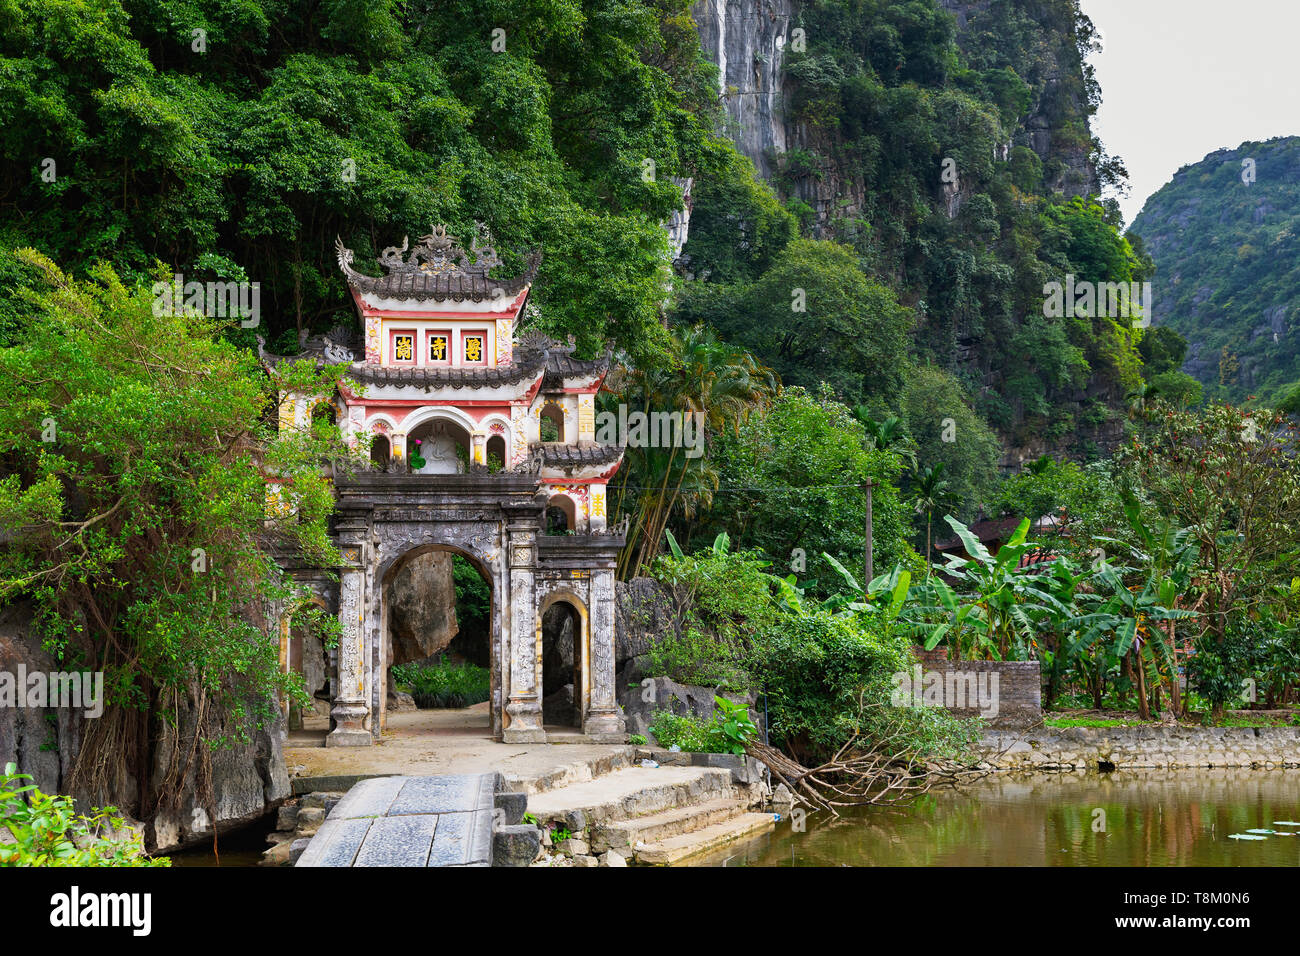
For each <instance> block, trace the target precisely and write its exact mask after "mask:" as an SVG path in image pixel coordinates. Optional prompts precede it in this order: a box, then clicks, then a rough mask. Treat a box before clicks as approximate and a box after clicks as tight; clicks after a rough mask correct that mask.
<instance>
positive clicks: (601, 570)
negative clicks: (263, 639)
mask: <svg viewBox="0 0 1300 956" xmlns="http://www.w3.org/2000/svg"><path fill="white" fill-rule="evenodd" d="M406 249H407V244H406V242H403V245H402V248H401V249H400V250H399V249H397V248H396V247H390V248H388V249H385V250H384V252H383V254H382V255H381V256H380V258H379V260H378V261H379V262H380V264H381V265H383V266H384V267H385V269H386V271H387V275H385V276H382V277H374V276H366V275H363V274H361V273H358V272H356V271H355V270H354V269H353V268H352V252H351V250H348V249H345V248H344V247H343V245H342V243H339V245H338V252H339V265H340V268H342V270H343V272H344V275H345V276H346V277H347V279H348V284H349V286H350V288H351V291H352V297H353V300H354V302H355V303H356V306H357V310H358V312H359V314H360V316H361V319H362V322H363V325H364V328H365V356H364V360H363V361H354V362H353V363H352V368H351V373H350V377H351V378H352V379H354V380H356V381H357V382H359V383H362V384H363V385H364V386H365V388H364V391H362V390H360V389H356V390H354V389H352V388H349V387H348V386H347V385H346V383H345V385H343V386H341V387H340V389H339V394H338V396H337V397H336V408H337V409H338V411H339V412H340V415H339V421H340V423H341V427H342V428H343V432H344V435H345V437H347V438H348V439H349V440H351V441H354V442H356V441H360V440H361V439H362V438H363V437H366V436H375V439H376V440H377V441H379V440H382V443H381V444H380V447H381V448H382V453H381V454H378V455H372V466H371V470H369V471H366V472H362V473H359V474H356V475H354V476H351V477H343V476H339V477H338V478H337V480H336V484H335V487H336V490H337V496H338V502H337V517H336V520H335V525H334V535H335V541H336V543H337V545H338V548H339V551H340V553H341V554H342V556H343V565H342V567H340V568H339V569H337V571H338V576H339V580H338V584H337V589H335V588H334V587H330V586H327V585H326V584H325V583H324V579H323V578H322V577H321V575H320V569H312V568H303V567H295V566H294V565H293V563H292V561H288V560H286V561H285V567H286V568H287V569H288V570H289V571H290V572H291V573H293V574H294V575H295V576H296V577H298V578H299V579H301V580H302V581H304V583H307V584H310V585H311V586H312V587H313V588H314V589H316V590H317V591H319V592H320V593H321V594H322V596H323V597H324V598H325V600H327V601H331V600H336V601H337V605H336V606H337V609H338V614H339V620H340V622H341V624H342V632H343V633H342V638H341V639H340V642H339V646H338V648H337V652H336V654H335V655H334V658H335V662H336V665H335V674H334V675H333V676H334V680H333V707H332V709H331V711H330V716H331V718H332V721H333V724H334V727H333V729H332V730H331V731H330V733H329V736H328V737H327V738H326V744H327V745H329V746H365V745H368V744H370V743H372V742H373V740H374V738H375V737H376V736H378V734H379V733H380V731H381V729H382V727H383V724H384V717H385V713H384V709H385V704H386V701H387V690H388V689H387V687H386V686H385V682H386V679H387V674H388V665H389V661H387V660H386V659H385V657H386V654H387V649H388V646H389V645H388V641H387V640H386V634H387V628H388V619H387V617H388V609H387V608H386V607H385V588H384V587H383V585H384V582H385V580H386V578H387V577H388V575H389V572H390V571H393V570H394V569H395V568H397V567H398V566H399V565H400V564H401V563H402V562H403V561H405V560H407V559H409V558H410V557H412V556H413V555H415V554H418V553H420V552H422V551H428V550H434V549H437V550H447V551H453V552H457V553H459V554H462V555H464V556H465V557H467V558H469V559H470V560H471V561H472V562H473V563H474V564H475V565H476V566H477V567H478V568H479V570H480V571H481V572H482V573H483V574H484V575H485V576H486V577H487V578H488V580H489V581H490V582H491V584H492V592H493V601H492V615H491V631H490V641H491V674H492V678H491V698H490V701H491V710H492V732H493V735H494V736H495V737H496V738H497V739H498V740H503V741H505V742H507V743H521V742H536V741H544V740H546V731H545V730H544V728H543V725H542V647H541V644H542V639H541V635H542V628H541V616H542V614H543V612H544V611H545V610H546V609H547V608H548V607H549V606H550V605H551V604H553V603H555V602H556V601H566V602H568V603H569V604H570V605H571V606H573V607H574V608H580V609H581V616H580V621H581V633H580V634H578V635H575V682H574V688H573V694H574V710H575V713H577V714H579V715H581V727H582V731H583V733H585V734H587V735H588V736H591V737H592V738H593V739H596V740H601V741H605V740H608V741H615V740H621V739H622V734H623V730H624V722H623V718H622V716H621V715H620V712H619V710H618V707H617V705H616V704H615V694H614V568H615V564H616V561H617V557H618V552H619V549H620V548H621V547H622V546H623V544H624V538H623V535H622V534H621V533H619V532H617V531H614V530H612V529H610V528H608V527H607V522H606V515H605V488H606V485H607V483H608V481H609V479H610V478H612V477H613V475H614V473H615V472H616V471H617V470H618V467H619V465H620V464H621V462H622V449H621V448H618V447H614V446H605V445H599V444H597V443H596V442H595V424H594V419H595V406H594V402H595V396H596V393H597V392H598V391H599V390H600V387H601V383H602V382H603V380H604V377H605V374H606V372H607V370H608V357H606V358H605V359H602V360H597V361H582V360H578V359H575V358H573V356H572V354H571V349H568V348H564V347H561V346H558V345H556V344H555V343H553V342H551V341H549V340H546V339H543V338H539V337H525V338H524V339H523V340H522V341H516V340H515V336H514V329H515V325H516V322H517V321H518V318H519V316H520V314H521V312H522V310H523V308H524V305H525V304H526V302H527V298H528V293H529V291H530V289H531V280H532V277H533V275H534V274H535V272H536V267H537V260H536V258H533V259H531V260H530V261H529V268H528V272H527V273H526V274H525V275H524V276H523V277H522V278H519V279H514V280H505V281H502V280H497V279H493V278H491V277H489V276H488V271H489V270H490V269H491V268H492V267H493V266H495V265H498V264H499V260H498V259H497V257H496V253H495V251H494V250H492V249H491V248H490V247H486V246H483V247H481V246H479V245H478V244H477V243H475V244H474V245H473V247H472V252H473V254H474V259H473V261H472V262H471V261H470V257H469V256H468V255H466V253H465V252H464V251H463V250H462V249H461V248H460V247H459V245H458V244H457V242H456V240H455V239H454V237H451V236H448V235H447V233H446V230H445V229H441V228H438V229H435V230H434V231H433V233H432V234H430V235H428V236H425V237H423V238H422V239H421V240H420V242H419V243H418V244H417V245H416V246H415V248H414V250H412V252H411V255H410V257H409V258H407V259H403V257H402V253H404V252H405V251H406ZM308 346H309V347H308V349H307V353H306V354H311V353H312V352H315V353H317V354H318V355H320V357H321V358H322V359H323V360H326V361H331V362H337V361H345V360H348V359H349V358H350V357H352V356H350V355H349V353H348V350H347V348H346V346H345V345H344V344H341V343H339V342H335V341H331V340H330V339H328V338H327V339H323V340H318V341H316V342H309V343H308ZM263 357H264V360H265V361H266V362H267V364H268V365H269V366H271V367H273V366H274V365H275V364H277V363H278V362H279V361H283V359H280V358H279V357H277V356H271V355H265V354H264V356H263ZM302 357H303V356H301V355H300V356H295V357H294V358H295V360H296V359H301V358H302ZM316 400H317V397H314V396H301V395H294V394H291V393H286V394H284V395H282V400H281V406H280V427H281V428H282V429H284V428H300V427H305V426H306V424H308V423H309V420H310V414H311V409H312V408H313V407H314V404H315V402H316ZM543 421H546V422H548V423H552V424H554V423H557V422H562V423H563V429H562V430H559V431H558V434H559V436H560V437H561V439H562V440H560V441H552V442H544V441H543V440H542V422H543ZM547 437H551V434H549V433H548V436H547ZM564 439H567V440H564ZM489 452H491V456H489ZM554 498H562V499H563V504H564V506H565V508H566V514H568V515H571V521H570V526H569V527H568V528H566V529H564V533H562V534H554V535H548V534H546V530H547V527H546V512H547V505H548V502H550V501H551V500H552V499H554ZM273 505H274V506H276V507H287V506H289V503H288V502H287V501H284V500H280V499H278V498H277V499H276V500H275V501H274V502H273Z"/></svg>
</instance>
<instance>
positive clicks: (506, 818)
mask: <svg viewBox="0 0 1300 956" xmlns="http://www.w3.org/2000/svg"><path fill="white" fill-rule="evenodd" d="M495 806H496V809H498V810H500V811H501V815H502V819H501V824H502V825H503V826H511V827H512V826H514V825H515V824H517V823H520V822H522V821H523V819H524V813H525V811H527V810H528V794H526V793H498V794H497V795H496V802H495Z"/></svg>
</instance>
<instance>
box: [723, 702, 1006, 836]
mask: <svg viewBox="0 0 1300 956" xmlns="http://www.w3.org/2000/svg"><path fill="white" fill-rule="evenodd" d="M897 710H898V708H894V707H889V706H886V705H884V704H867V703H865V702H863V701H861V700H860V701H859V711H858V720H857V721H856V723H855V728H854V730H853V732H852V733H851V734H850V736H849V738H848V739H847V740H846V741H845V742H844V744H843V745H842V746H841V747H840V749H839V750H838V751H837V752H836V753H835V755H834V756H833V757H831V758H830V759H829V760H826V761H825V762H823V763H821V764H819V765H817V766H816V767H805V766H803V765H802V764H801V763H799V762H798V761H797V760H795V759H794V758H792V757H790V756H789V755H788V754H786V753H784V752H783V751H781V750H779V749H777V748H776V747H773V746H771V745H770V744H765V743H763V742H762V741H759V740H751V741H749V742H747V743H746V744H745V752H746V753H748V754H749V756H751V757H753V758H754V759H756V760H758V761H760V762H761V763H762V764H763V765H764V766H766V767H767V768H768V770H769V771H771V773H772V775H773V776H774V777H775V778H776V779H777V780H778V781H780V782H781V783H783V784H785V786H786V788H787V789H788V790H789V791H790V793H791V794H792V795H793V796H794V799H795V800H796V801H797V802H799V803H801V804H804V805H806V806H810V807H812V808H814V809H818V810H828V811H830V812H831V813H832V814H834V815H835V816H839V810H838V808H840V807H859V806H901V805H903V804H906V803H908V802H910V801H912V800H915V799H916V798H917V797H919V796H921V795H922V794H924V793H927V792H929V791H930V790H931V789H932V788H934V787H936V786H957V785H960V784H967V783H972V782H974V781H976V780H979V779H982V778H983V777H986V776H988V775H989V774H991V773H992V772H993V764H994V762H995V761H996V760H997V759H998V758H1000V757H1001V756H1002V755H1003V754H1005V753H1006V752H1007V750H1009V749H1010V747H1011V746H1012V745H1013V744H1014V743H1015V740H1013V741H1012V742H1011V743H1008V744H1006V745H1005V746H1004V747H1003V748H1002V749H1001V750H999V751H998V752H996V753H993V754H980V755H978V756H972V757H970V758H969V759H962V758H954V757H943V756H935V755H933V754H929V753H926V752H924V751H922V750H921V749H920V748H919V747H918V746H917V745H916V744H915V743H914V742H913V741H914V736H915V735H914V734H913V733H910V732H909V731H910V729H911V728H909V727H908V724H907V718H906V716H905V715H903V714H900V713H897V712H896V711H897ZM869 718H871V719H869ZM866 726H869V727H870V728H871V730H870V731H868V730H866V729H865V727H866ZM1018 739H1019V738H1018V737H1017V738H1016V740H1018Z"/></svg>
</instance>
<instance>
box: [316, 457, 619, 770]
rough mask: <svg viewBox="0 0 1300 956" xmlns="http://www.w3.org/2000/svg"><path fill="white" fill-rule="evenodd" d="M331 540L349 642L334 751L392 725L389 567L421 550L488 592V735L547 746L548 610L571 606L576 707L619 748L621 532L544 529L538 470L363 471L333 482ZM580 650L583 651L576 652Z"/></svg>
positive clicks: (339, 684)
mask: <svg viewBox="0 0 1300 956" xmlns="http://www.w3.org/2000/svg"><path fill="white" fill-rule="evenodd" d="M336 487H337V491H338V516H337V520H336V524H335V538H336V543H337V545H338V548H339V551H340V553H341V554H342V556H343V565H342V566H341V567H340V569H339V587H338V610H339V620H340V622H341V624H342V637H341V638H340V641H339V646H338V650H337V679H336V682H335V687H334V690H335V697H334V706H333V709H332V710H331V717H332V718H333V720H334V724H335V726H334V729H333V730H332V731H331V732H330V734H329V736H328V737H327V738H326V745H327V746H368V745H369V744H371V743H373V741H374V738H375V737H377V736H378V735H379V733H380V732H381V730H382V728H383V724H384V718H385V705H386V702H387V694H388V689H387V686H386V681H387V674H388V660H387V652H388V641H387V627H388V621H387V608H386V606H385V588H384V585H385V583H386V581H387V579H388V576H389V574H390V572H392V571H393V570H395V569H396V568H397V567H398V566H399V565H400V564H401V563H402V562H403V561H405V560H407V559H408V558H410V557H412V556H413V555H415V554H418V553H420V552H423V551H428V550H445V551H452V552H455V553H458V554H462V555H464V556H465V557H467V558H468V559H469V560H471V561H472V562H474V564H476V565H477V566H478V568H479V569H480V570H481V572H482V573H483V574H485V575H486V577H487V578H488V580H489V581H490V582H491V585H492V615H491V626H490V632H489V634H490V637H489V640H490V644H491V655H490V656H491V696H490V706H491V715H492V734H493V736H494V737H496V739H498V740H501V741H504V742H506V743H530V742H544V741H545V740H546V731H545V730H544V728H543V726H542V655H541V615H542V613H543V612H544V610H545V608H546V607H547V606H549V604H550V603H553V602H554V601H556V600H567V601H569V603H571V604H572V605H573V606H574V607H575V608H577V609H578V610H579V612H580V614H581V616H582V617H583V620H584V626H583V627H582V628H581V630H582V632H583V633H582V634H581V635H575V643H578V644H581V645H582V646H581V650H580V653H581V654H582V671H581V680H580V681H578V682H575V686H574V701H575V705H576V706H577V708H578V710H579V713H580V714H581V715H582V731H583V733H584V734H586V735H588V736H590V737H592V738H593V740H596V741H610V742H614V741H621V740H622V733H623V729H624V723H623V718H622V716H621V715H620V713H619V710H618V707H617V705H616V704H615V691H614V568H615V564H616V562H617V557H618V551H619V549H620V548H621V547H622V546H623V543H624V539H623V537H622V535H620V534H615V533H606V532H593V533H589V534H583V535H565V536H556V537H547V536H546V535H544V534H542V533H541V532H542V528H543V524H542V522H543V519H544V512H545V507H546V495H545V493H544V492H543V491H541V490H540V489H539V487H538V480H537V478H536V477H535V476H533V475H527V474H519V473H512V472H504V473H499V474H495V475H486V474H481V473H479V474H471V475H438V476H420V478H419V479H416V480H412V477H411V476H405V475H391V474H382V473H362V474H359V475H356V476H354V477H352V478H348V479H342V478H340V479H339V481H338V482H337V486H336ZM575 653H579V651H578V649H577V648H575Z"/></svg>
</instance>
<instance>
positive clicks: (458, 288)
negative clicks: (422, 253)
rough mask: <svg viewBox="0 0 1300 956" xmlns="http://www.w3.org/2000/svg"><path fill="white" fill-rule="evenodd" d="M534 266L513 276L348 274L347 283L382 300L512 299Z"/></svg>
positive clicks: (532, 273)
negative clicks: (520, 274)
mask: <svg viewBox="0 0 1300 956" xmlns="http://www.w3.org/2000/svg"><path fill="white" fill-rule="evenodd" d="M536 273H537V267H536V264H535V263H534V264H533V265H532V266H531V267H530V269H529V270H528V271H527V272H525V273H524V274H523V275H522V276H520V277H518V278H516V279H493V278H491V277H489V276H486V275H455V274H438V273H434V272H407V273H396V274H393V275H386V276H367V275H362V274H361V273H359V272H352V273H349V274H348V282H349V283H350V284H351V286H352V287H353V288H354V289H356V290H357V291H358V292H370V293H372V294H374V295H378V296H382V297H384V298H385V299H415V300H417V301H423V300H425V299H439V300H444V299H449V300H451V301H454V302H464V301H465V300H466V299H468V300H470V301H473V302H485V301H488V300H490V299H500V298H505V299H513V298H514V297H515V296H517V295H518V294H519V293H520V292H522V291H523V290H524V289H526V288H527V287H528V285H529V283H531V282H532V281H533V279H534V277H535V276H536Z"/></svg>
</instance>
